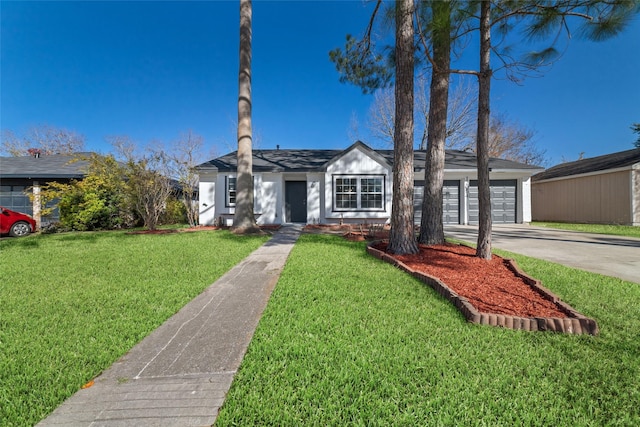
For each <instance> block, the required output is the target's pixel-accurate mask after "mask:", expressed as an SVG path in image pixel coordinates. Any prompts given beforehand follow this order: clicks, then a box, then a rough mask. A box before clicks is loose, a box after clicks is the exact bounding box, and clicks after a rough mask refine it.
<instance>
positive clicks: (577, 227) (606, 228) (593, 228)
mask: <svg viewBox="0 0 640 427" xmlns="http://www.w3.org/2000/svg"><path fill="white" fill-rule="evenodd" d="M531 225H535V226H538V227H547V228H558V229H560V230H571V231H581V232H584V233H597V234H610V235H614V236H626V237H636V238H640V227H637V226H631V225H607V224H569V223H562V222H532V223H531Z"/></svg>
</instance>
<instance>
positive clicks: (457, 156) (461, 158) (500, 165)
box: [197, 141, 542, 172]
mask: <svg viewBox="0 0 640 427" xmlns="http://www.w3.org/2000/svg"><path fill="white" fill-rule="evenodd" d="M356 147H359V148H362V149H363V150H365V151H367V150H368V151H369V152H370V153H369V154H370V155H373V156H376V157H378V159H380V160H383V161H385V162H386V163H388V164H389V165H393V150H373V149H371V148H369V147H368V146H367V145H366V144H364V143H362V142H360V141H358V142H356V143H355V144H353V145H351V146H350V147H349V148H347V149H346V150H253V171H254V172H322V171H324V170H326V166H327V165H328V164H329V163H331V162H332V161H334V160H335V159H336V158H338V157H340V156H341V155H343V154H344V153H346V152H348V151H350V150H352V149H354V148H356ZM426 155H427V152H426V151H424V150H416V151H414V154H413V163H414V169H415V170H416V171H420V170H423V169H424V165H425V159H426ZM237 160H238V156H237V151H234V152H233V153H229V154H225V155H224V156H222V157H218V158H216V159H213V160H210V161H208V162H205V163H202V164H201V165H198V167H197V169H199V170H201V171H205V170H210V171H216V172H235V171H236V169H237ZM476 164H477V163H476V155H475V154H474V153H469V152H466V151H457V150H446V151H445V170H475V169H476ZM489 168H491V169H493V170H529V171H531V172H534V171H537V170H542V168H541V167H539V166H533V165H525V164H523V163H518V162H513V161H511V160H504V159H496V158H491V159H489Z"/></svg>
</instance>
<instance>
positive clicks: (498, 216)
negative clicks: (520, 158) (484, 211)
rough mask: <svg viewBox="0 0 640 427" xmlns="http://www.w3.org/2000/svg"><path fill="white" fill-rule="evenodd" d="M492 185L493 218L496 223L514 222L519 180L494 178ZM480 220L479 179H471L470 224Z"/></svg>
mask: <svg viewBox="0 0 640 427" xmlns="http://www.w3.org/2000/svg"><path fill="white" fill-rule="evenodd" d="M490 186H491V219H492V221H493V223H495V224H514V223H515V222H516V208H517V202H516V200H517V180H515V179H514V180H492V181H491V182H490ZM479 221H480V206H479V202H478V181H475V180H474V181H471V182H470V186H469V224H478V222H479Z"/></svg>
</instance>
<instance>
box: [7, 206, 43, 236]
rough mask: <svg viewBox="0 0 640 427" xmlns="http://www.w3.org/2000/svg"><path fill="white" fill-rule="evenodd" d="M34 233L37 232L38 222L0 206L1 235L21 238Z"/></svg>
mask: <svg viewBox="0 0 640 427" xmlns="http://www.w3.org/2000/svg"><path fill="white" fill-rule="evenodd" d="M34 231H36V222H35V221H34V219H33V218H31V217H30V216H29V215H25V214H22V213H20V212H15V211H12V210H9V209H6V208H3V207H1V206H0V234H8V235H10V236H13V237H21V236H26V235H28V234H29V233H33V232H34Z"/></svg>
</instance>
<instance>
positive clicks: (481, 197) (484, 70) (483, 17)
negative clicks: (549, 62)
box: [476, 0, 492, 259]
mask: <svg viewBox="0 0 640 427" xmlns="http://www.w3.org/2000/svg"><path fill="white" fill-rule="evenodd" d="M490 24H491V2H490V1H489V0H484V1H481V2H480V74H479V75H478V136H477V145H478V146H477V149H476V153H477V158H478V204H479V209H480V219H479V226H478V244H477V248H476V256H477V257H479V258H484V259H491V188H490V182H489V117H490V114H491V109H490V101H489V98H490V93H491V76H492V70H491V25H490Z"/></svg>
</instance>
